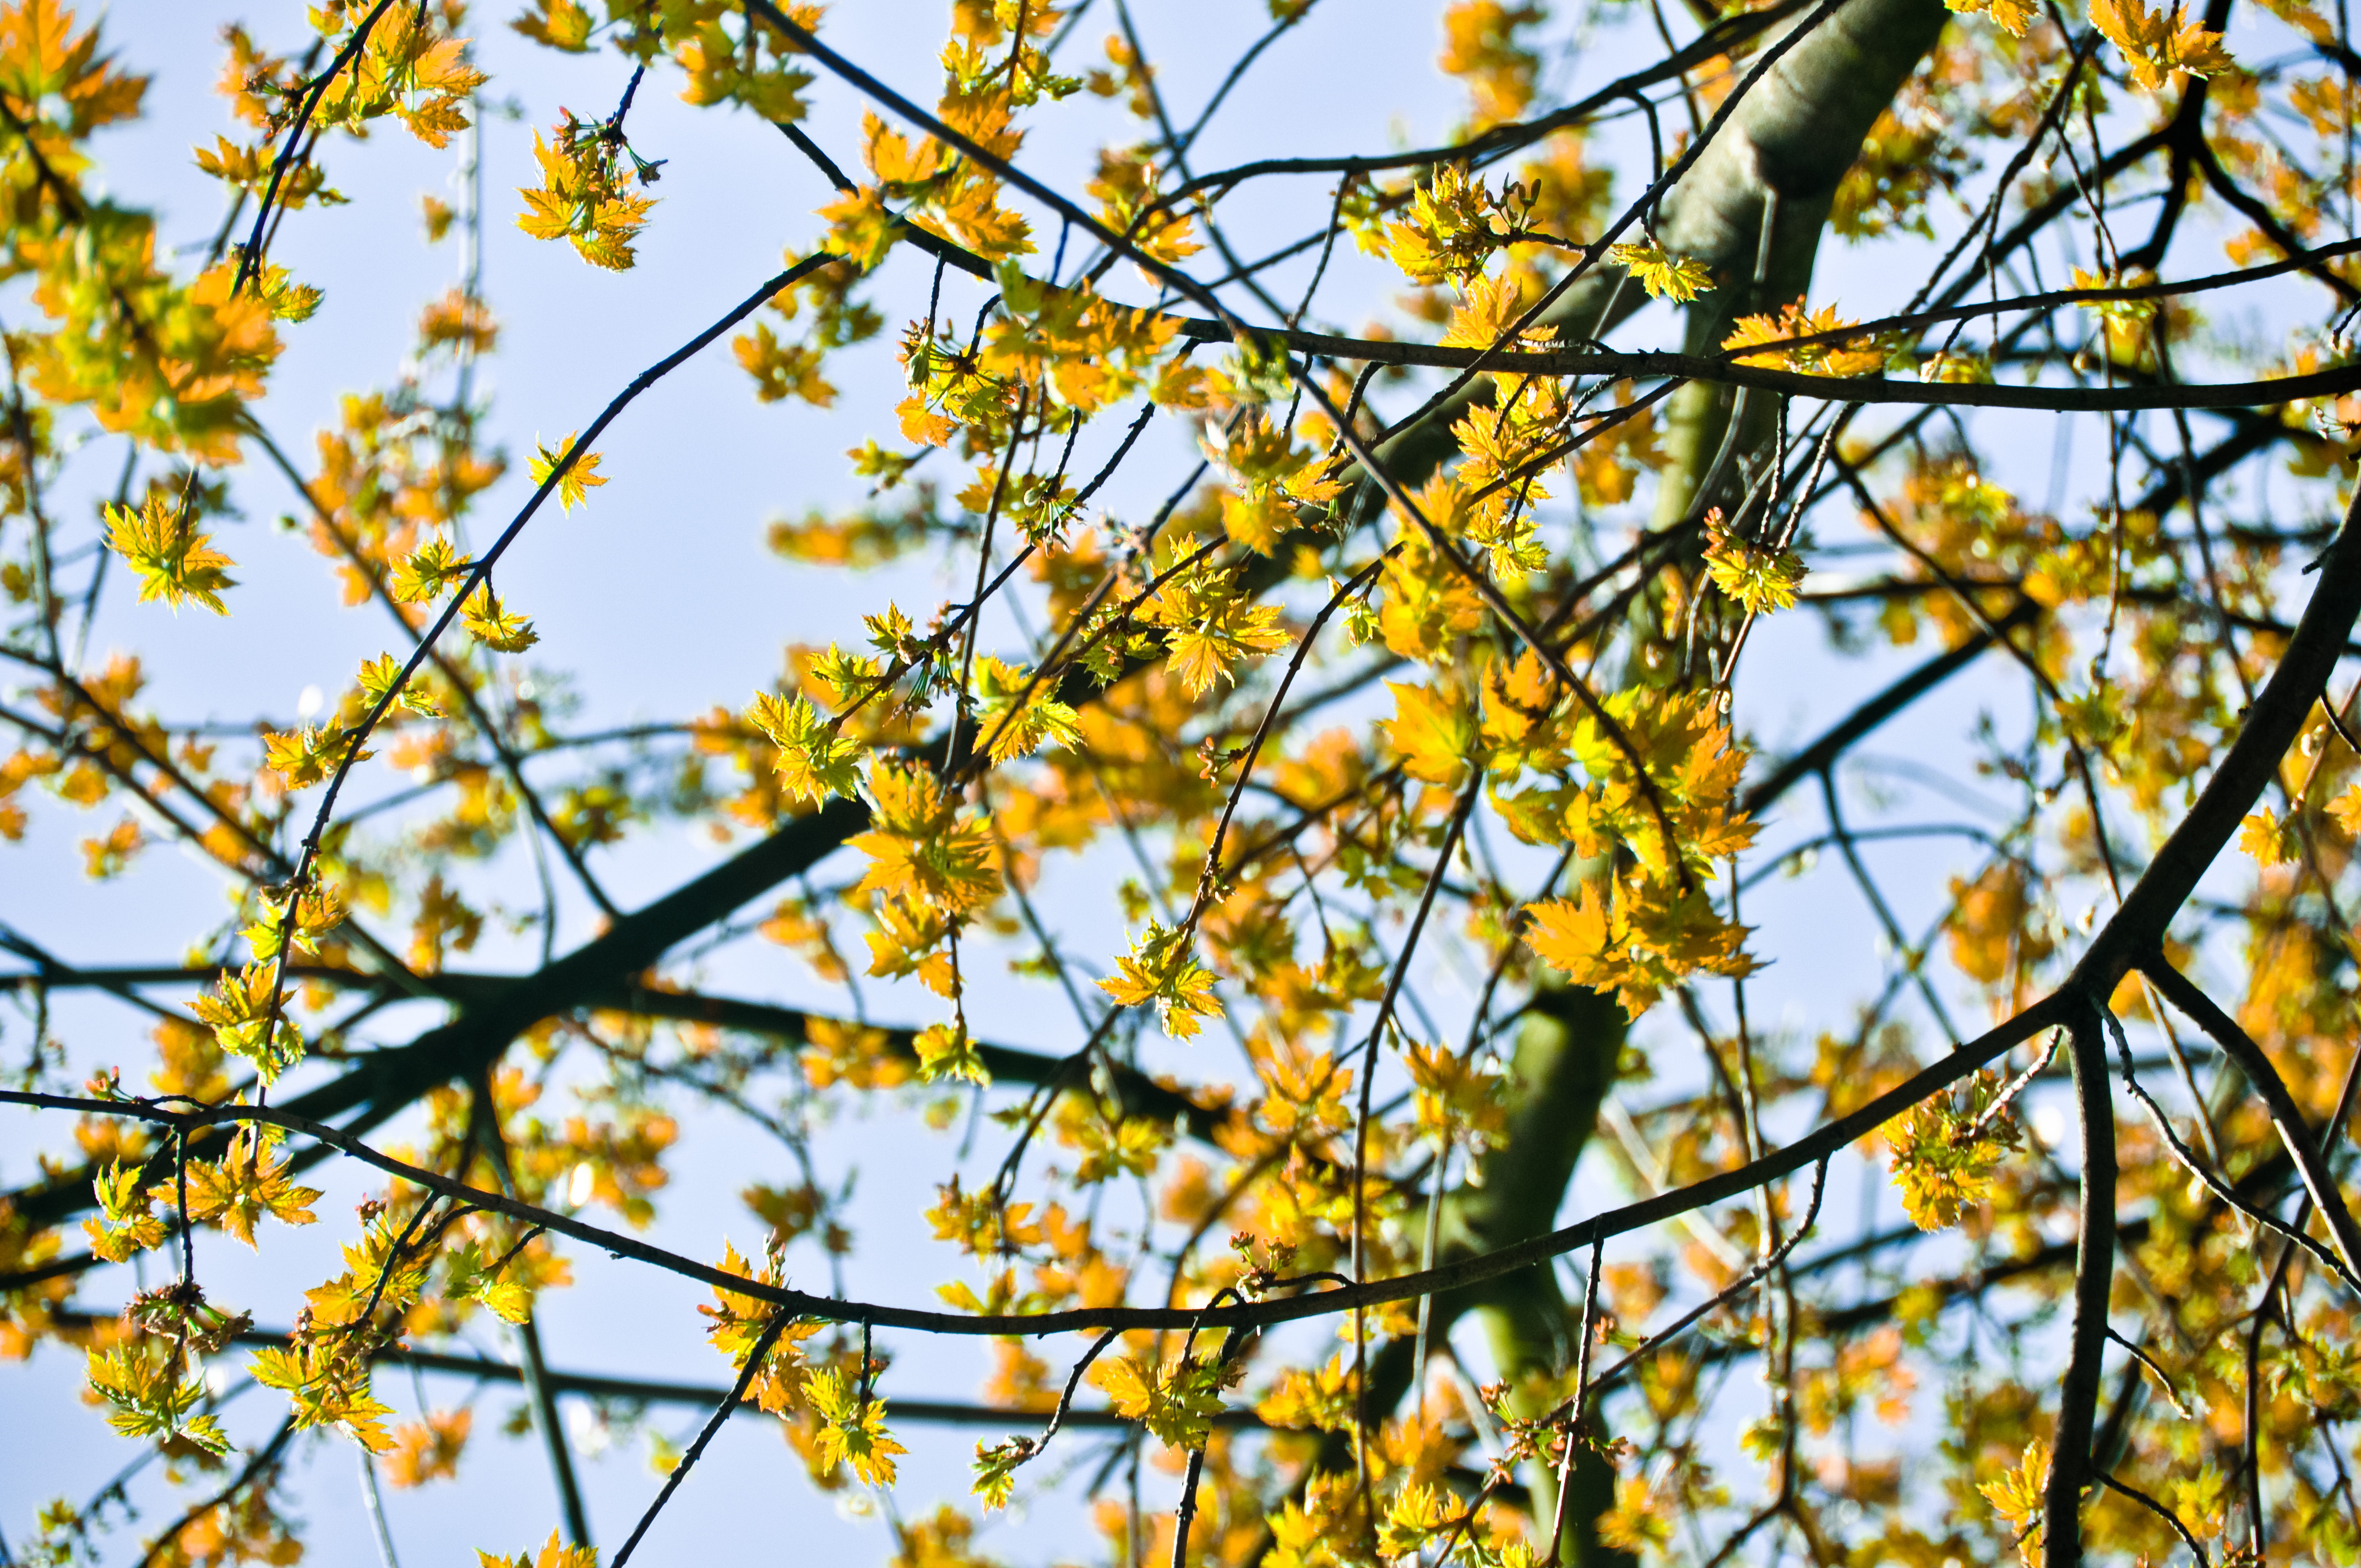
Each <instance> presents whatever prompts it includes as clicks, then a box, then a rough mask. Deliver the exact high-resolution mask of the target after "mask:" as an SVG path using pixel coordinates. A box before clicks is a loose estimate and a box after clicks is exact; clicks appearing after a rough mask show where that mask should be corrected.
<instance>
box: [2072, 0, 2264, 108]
mask: <svg viewBox="0 0 2361 1568" xmlns="http://www.w3.org/2000/svg"><path fill="white" fill-rule="evenodd" d="M2185 13H2186V8H2185V7H2183V6H2180V5H2175V6H2174V7H2172V9H2171V10H2169V11H2163V10H2154V11H2152V10H2150V9H2149V8H2148V7H2147V4H2146V0H2091V25H2092V27H2097V28H2098V29H2099V31H2100V32H2101V33H2103V34H2104V35H2105V36H2106V39H2107V41H2108V42H2109V43H2112V44H2114V46H2115V47H2116V48H2117V49H2121V50H2122V51H2123V55H2124V62H2125V64H2127V65H2129V66H2130V67H2131V71H2132V84H2133V85H2134V86H2136V87H2137V88H2138V89H2140V91H2142V92H2144V93H2160V92H2162V91H2163V90H2164V88H2165V86H2166V84H2167V83H2169V82H2170V81H2171V80H2172V78H2173V76H2174V74H2175V73H2177V72H2179V73H2185V74H2187V75H2191V76H2212V75H2214V74H2216V73H2217V72H2220V71H2228V70H2231V69H2233V68H2234V67H2235V65H2236V63H2237V62H2236V61H2235V60H2232V59H2231V58H2230V56H2229V54H2228V53H2227V52H2226V51H2225V50H2224V49H2223V48H2222V35H2221V34H2219V33H2213V32H2208V31H2206V30H2205V29H2204V28H2203V27H2199V26H2198V25H2197V24H2196V23H2194V22H2190V21H2186V20H2184V19H2183V18H2184V16H2185Z"/></svg>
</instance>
